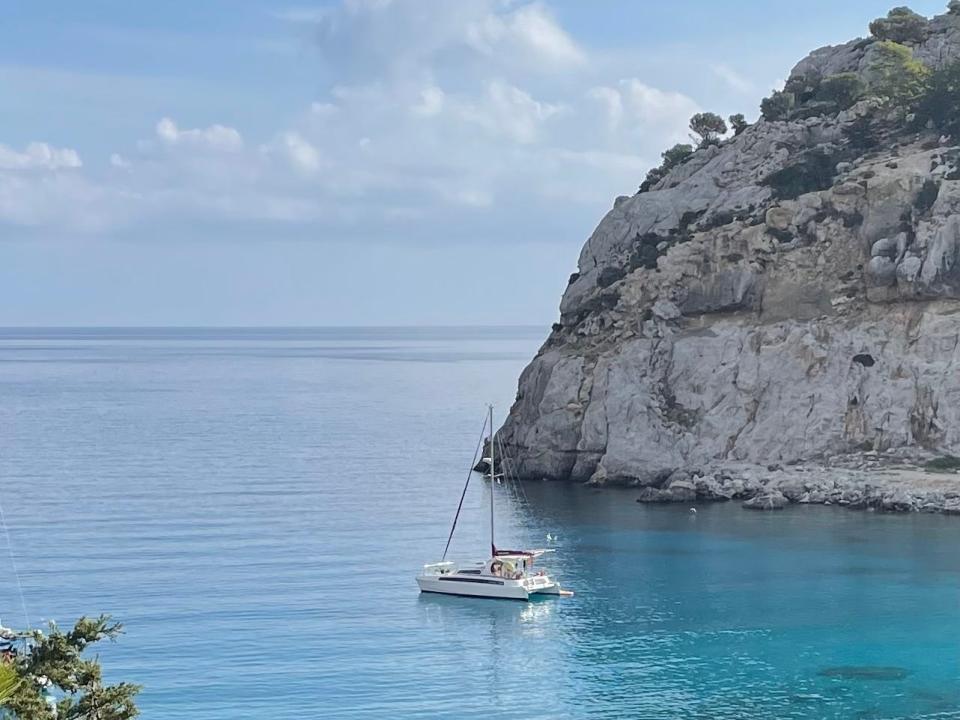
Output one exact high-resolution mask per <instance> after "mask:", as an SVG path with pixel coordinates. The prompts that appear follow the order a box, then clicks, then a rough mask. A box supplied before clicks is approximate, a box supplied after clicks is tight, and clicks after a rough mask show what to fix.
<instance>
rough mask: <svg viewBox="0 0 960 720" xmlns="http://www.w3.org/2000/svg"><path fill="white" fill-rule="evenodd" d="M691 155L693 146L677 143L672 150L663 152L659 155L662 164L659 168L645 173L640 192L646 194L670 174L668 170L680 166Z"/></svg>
mask: <svg viewBox="0 0 960 720" xmlns="http://www.w3.org/2000/svg"><path fill="white" fill-rule="evenodd" d="M691 155H693V145H687V144H686V143H678V144H676V145H674V146H673V147H672V148H669V149H668V150H664V151H663V152H662V153H661V154H660V157H661V158H663V162H662V163H660V166H659V167H655V168H653V169H652V170H651V171H650V172H648V173H647V178H646V180H644V181H643V183H642V184H641V185H640V192H646V191H647V190H649V189H650V188H652V187H653V186H654V185H656V184H657V183H658V182H660V181H661V180H663V178H664V176H665V175H666V174H667V173H668V172H670V170H672V169H673V168H675V167H676V166H677V165H679V164H681V163H682V162H683V161H684V160H686V159H687V158H688V157H690V156H691Z"/></svg>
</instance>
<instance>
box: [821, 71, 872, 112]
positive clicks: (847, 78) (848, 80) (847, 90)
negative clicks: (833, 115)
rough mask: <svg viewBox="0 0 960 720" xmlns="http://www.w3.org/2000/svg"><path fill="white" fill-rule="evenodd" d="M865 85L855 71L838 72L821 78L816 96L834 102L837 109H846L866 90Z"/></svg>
mask: <svg viewBox="0 0 960 720" xmlns="http://www.w3.org/2000/svg"><path fill="white" fill-rule="evenodd" d="M866 89H867V88H866V85H864V82H863V81H862V80H861V79H860V76H859V75H857V74H856V73H840V74H838V75H830V76H828V77H826V78H824V79H823V81H822V82H821V83H820V86H819V87H818V88H817V94H816V97H817V98H818V99H819V100H823V101H825V102H831V103H834V104H835V105H836V106H837V109H838V110H846V109H847V108H849V107H851V106H852V105H853V104H854V103H855V102H857V100H859V99H860V98H861V97H863V94H864V93H865V92H866Z"/></svg>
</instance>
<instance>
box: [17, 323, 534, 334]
mask: <svg viewBox="0 0 960 720" xmlns="http://www.w3.org/2000/svg"><path fill="white" fill-rule="evenodd" d="M544 326H547V327H549V323H546V322H544V323H499V324H493V323H463V324H450V323H436V324H435V323H424V324H410V323H402V324H396V325H366V324H360V325H0V332H3V331H5V330H405V329H410V330H413V329H424V328H426V329H436V330H443V329H461V328H477V329H484V328H542V327H544Z"/></svg>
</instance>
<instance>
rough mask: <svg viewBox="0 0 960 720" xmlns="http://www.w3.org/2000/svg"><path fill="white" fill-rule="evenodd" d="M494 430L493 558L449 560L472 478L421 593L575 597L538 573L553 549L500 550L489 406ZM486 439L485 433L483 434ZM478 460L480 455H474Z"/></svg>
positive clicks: (421, 581) (493, 472)
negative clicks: (541, 561)
mask: <svg viewBox="0 0 960 720" xmlns="http://www.w3.org/2000/svg"><path fill="white" fill-rule="evenodd" d="M487 427H489V429H490V435H489V446H488V447H489V448H490V457H488V458H484V461H485V462H486V463H487V466H488V469H489V471H490V474H489V477H490V559H488V560H482V561H478V562H473V563H455V562H450V561H448V560H447V551H448V550H449V549H450V541H451V540H452V539H453V532H454V530H456V527H457V520H458V519H459V518H460V510H461V509H462V508H463V499H464V498H465V497H466V494H467V488H468V487H469V485H470V476H471V475H472V472H471V473H470V474H468V476H467V482H466V484H465V485H464V487H463V493H462V494H461V496H460V505H459V506H458V507H457V513H456V515H455V516H454V518H453V526H452V527H451V528H450V535H449V537H448V538H447V546H446V547H445V548H444V550H443V558H442V559H441V561H440V562H436V563H429V564H427V565H424V566H423V572H421V573H420V575H418V576H417V584H418V585H419V586H420V592H429V593H442V594H444V595H465V596H469V597H484V598H502V599H507V600H529V599H530V597H531V596H532V595H573V593H572V592H570V591H569V590H563V589H561V588H560V583H559V582H557V581H556V580H553V579H552V578H551V577H550V576H549V575H547V574H546V573H545V572H543V571H542V570H540V571H534V570H533V563H534V560H536V559H537V558H538V557H540V556H541V555H543V554H545V553H548V552H553V551H552V550H544V549H537V550H498V549H497V545H496V542H495V541H494V532H493V531H494V509H493V493H494V488H495V487H496V485H497V480H498V478H499V477H500V476H498V475H497V462H496V450H495V447H494V445H495V433H494V425H493V406H492V405H491V406H490V407H489V412H488V419H487V422H486V423H485V424H484V431H486V430H487ZM481 437H483V432H481ZM474 459H476V456H474Z"/></svg>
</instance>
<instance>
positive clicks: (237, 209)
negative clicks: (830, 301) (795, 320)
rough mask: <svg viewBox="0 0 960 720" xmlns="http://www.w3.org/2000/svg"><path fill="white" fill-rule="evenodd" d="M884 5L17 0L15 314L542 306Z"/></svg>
mask: <svg viewBox="0 0 960 720" xmlns="http://www.w3.org/2000/svg"><path fill="white" fill-rule="evenodd" d="M944 4H945V2H940V1H937V2H915V3H912V5H911V7H913V8H914V9H915V10H917V11H918V12H921V13H924V14H927V15H932V14H935V13H937V12H941V11H942V8H943V5H944ZM890 6H891V3H887V2H882V3H881V2H867V1H866V0H861V1H857V0H853V1H850V2H845V3H837V2H836V1H835V0H834V1H832V2H827V1H826V0H807V1H806V2H804V3H802V4H801V3H795V2H791V3H771V2H755V1H753V0H748V1H747V2H738V3H717V2H704V1H701V0H674V1H673V2H669V3H664V2H640V1H636V2H635V1H628V0H593V1H592V2H581V1H579V0H577V1H574V0H562V1H561V0H553V1H543V2H526V1H524V0H513V1H506V0H328V1H326V2H313V3H311V2H307V1H303V2H291V3H284V2H265V1H264V0H257V1H254V0H192V1H190V2H186V1H180V0H168V1H167V2H165V3H141V2H136V3H134V2H129V0H110V1H107V0H86V1H85V2H82V3H80V2H75V1H74V0H62V1H60V2H53V1H48V0H34V1H32V2H14V3H9V4H7V5H6V6H5V8H4V22H3V24H2V25H0V86H2V88H3V92H2V93H0V113H2V117H3V120H4V121H3V123H2V124H0V261H2V262H0V300H2V302H0V325H142V324H149V325H163V324H172V325H333V324H339V325H350V324H375V325H387V324H420V323H429V324H471V323H486V324H511V323H518V324H521V323H548V322H551V321H552V320H553V319H554V317H555V316H556V312H557V310H556V308H557V304H558V301H559V296H560V293H561V292H562V290H563V287H564V286H565V284H566V278H567V276H568V274H569V273H570V272H572V271H573V270H574V269H575V266H576V258H577V255H578V253H579V249H580V247H581V245H582V244H583V242H584V240H585V238H586V237H587V236H588V235H589V234H590V232H591V231H592V230H593V228H594V226H595V225H596V223H597V222H598V221H599V219H600V218H601V217H602V215H603V213H605V212H606V211H607V210H608V209H609V207H610V206H611V205H612V202H613V199H614V197H615V196H617V195H619V194H629V193H632V192H633V191H635V189H636V186H637V185H638V184H639V182H640V181H641V180H642V179H643V176H644V174H645V172H646V170H647V169H648V168H649V167H650V166H651V165H654V164H656V163H657V161H658V155H659V152H660V151H661V150H662V149H663V148H665V147H667V146H668V145H670V144H672V143H674V142H677V141H679V140H683V139H684V138H685V125H686V120H687V119H688V118H689V116H690V115H691V114H692V113H693V112H696V111H697V110H701V109H703V110H714V111H717V112H720V113H722V114H724V115H727V114H729V113H732V112H743V113H745V114H746V115H747V117H748V118H749V119H753V118H754V117H756V115H757V107H758V104H759V101H760V99H761V98H762V97H763V96H764V95H766V94H768V93H769V91H770V89H771V88H772V87H774V86H775V85H776V84H778V83H780V82H782V81H783V80H784V79H785V78H786V76H787V74H788V72H789V70H790V67H791V66H792V65H793V64H794V63H795V62H796V61H797V60H799V59H800V58H801V57H802V56H803V55H804V54H806V52H808V51H809V50H811V49H813V48H815V47H819V46H821V45H825V44H833V43H838V42H842V41H845V40H847V39H849V38H852V37H856V36H859V35H863V34H865V33H866V26H867V24H868V22H869V21H870V20H871V19H872V18H874V17H877V16H879V15H882V14H884V13H885V12H886V11H887V10H888V9H889V7H890Z"/></svg>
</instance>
